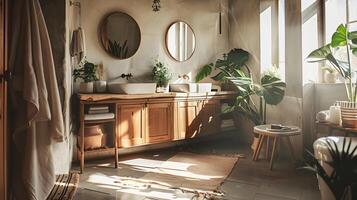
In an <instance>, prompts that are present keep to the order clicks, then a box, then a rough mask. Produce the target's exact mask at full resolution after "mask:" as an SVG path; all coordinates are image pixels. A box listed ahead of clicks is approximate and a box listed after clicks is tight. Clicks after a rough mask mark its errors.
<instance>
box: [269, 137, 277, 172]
mask: <svg viewBox="0 0 357 200" xmlns="http://www.w3.org/2000/svg"><path fill="white" fill-rule="evenodd" d="M278 140H279V137H277V136H275V137H274V143H273V150H272V153H271V158H270V170H272V169H273V164H274V156H275V151H276V146H277V143H278Z"/></svg>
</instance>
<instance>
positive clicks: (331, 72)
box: [321, 66, 337, 83]
mask: <svg viewBox="0 0 357 200" xmlns="http://www.w3.org/2000/svg"><path fill="white" fill-rule="evenodd" d="M321 69H322V71H323V73H324V82H325V83H336V81H337V71H336V69H335V68H333V67H330V66H324V67H322V68H321Z"/></svg>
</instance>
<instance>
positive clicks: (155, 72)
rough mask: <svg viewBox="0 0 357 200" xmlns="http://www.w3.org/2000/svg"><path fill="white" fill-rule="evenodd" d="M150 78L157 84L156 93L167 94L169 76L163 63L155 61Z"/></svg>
mask: <svg viewBox="0 0 357 200" xmlns="http://www.w3.org/2000/svg"><path fill="white" fill-rule="evenodd" d="M152 78H153V80H154V81H155V82H156V84H157V89H156V91H157V92H168V90H169V81H170V80H171V74H170V73H169V69H168V68H167V67H166V66H165V64H164V63H162V62H160V61H158V60H156V63H155V65H154V68H153V69H152Z"/></svg>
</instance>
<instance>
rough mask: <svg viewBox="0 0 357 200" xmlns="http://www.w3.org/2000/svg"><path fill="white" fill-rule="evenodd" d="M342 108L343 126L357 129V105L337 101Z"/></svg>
mask: <svg viewBox="0 0 357 200" xmlns="http://www.w3.org/2000/svg"><path fill="white" fill-rule="evenodd" d="M336 105H337V106H340V107H341V118H342V126H343V127H346V128H357V103H356V102H349V101H337V102H336Z"/></svg>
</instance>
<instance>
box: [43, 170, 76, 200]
mask: <svg viewBox="0 0 357 200" xmlns="http://www.w3.org/2000/svg"><path fill="white" fill-rule="evenodd" d="M78 183H79V174H78V173H70V174H64V175H58V176H57V178H56V184H55V186H54V187H53V189H52V191H51V193H50V195H49V196H48V198H47V200H72V199H73V197H74V194H75V193H76V190H77V187H78Z"/></svg>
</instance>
